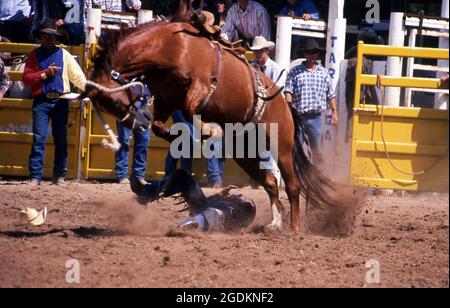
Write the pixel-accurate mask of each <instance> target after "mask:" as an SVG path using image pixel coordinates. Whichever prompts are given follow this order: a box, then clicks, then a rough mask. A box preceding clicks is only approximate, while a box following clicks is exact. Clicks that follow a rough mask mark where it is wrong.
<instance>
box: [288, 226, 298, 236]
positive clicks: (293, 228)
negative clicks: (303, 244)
mask: <svg viewBox="0 0 450 308" xmlns="http://www.w3.org/2000/svg"><path fill="white" fill-rule="evenodd" d="M290 229H291V232H292V233H294V234H295V235H298V234H300V228H299V227H291V228H290Z"/></svg>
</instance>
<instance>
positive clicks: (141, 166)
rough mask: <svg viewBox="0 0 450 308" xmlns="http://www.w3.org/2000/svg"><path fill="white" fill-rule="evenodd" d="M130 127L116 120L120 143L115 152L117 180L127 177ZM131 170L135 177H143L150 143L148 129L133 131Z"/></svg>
mask: <svg viewBox="0 0 450 308" xmlns="http://www.w3.org/2000/svg"><path fill="white" fill-rule="evenodd" d="M131 132H132V131H131V129H128V128H126V127H124V126H122V125H121V124H120V123H119V122H117V133H118V135H119V143H120V145H121V147H120V149H119V151H117V152H116V154H115V156H116V177H117V179H118V180H119V181H121V180H123V179H125V178H128V157H129V154H130V136H131ZM133 140H134V149H133V171H132V174H133V176H134V177H136V178H137V179H144V178H145V170H146V168H147V152H148V146H149V144H150V130H146V131H144V132H141V131H133Z"/></svg>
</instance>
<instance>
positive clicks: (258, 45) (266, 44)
mask: <svg viewBox="0 0 450 308" xmlns="http://www.w3.org/2000/svg"><path fill="white" fill-rule="evenodd" d="M274 47H275V43H274V42H271V41H267V40H266V39H265V38H264V37H262V36H257V37H255V38H254V39H253V44H252V46H250V50H253V51H258V50H261V49H264V48H269V49H272V48H274Z"/></svg>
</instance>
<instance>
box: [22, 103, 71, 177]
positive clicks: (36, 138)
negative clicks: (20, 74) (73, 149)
mask: <svg viewBox="0 0 450 308" xmlns="http://www.w3.org/2000/svg"><path fill="white" fill-rule="evenodd" d="M32 111H33V145H32V147H31V154H30V159H29V165H28V166H29V172H30V177H31V178H32V179H36V180H38V181H41V180H42V177H43V171H44V158H45V144H46V143H47V132H48V123H49V120H50V119H51V122H52V135H53V139H54V144H55V159H54V165H53V177H54V178H55V179H57V178H65V177H66V175H67V157H68V155H67V118H68V115H69V102H68V101H67V100H61V99H56V100H49V99H47V98H42V97H39V98H35V99H34V101H33V108H32Z"/></svg>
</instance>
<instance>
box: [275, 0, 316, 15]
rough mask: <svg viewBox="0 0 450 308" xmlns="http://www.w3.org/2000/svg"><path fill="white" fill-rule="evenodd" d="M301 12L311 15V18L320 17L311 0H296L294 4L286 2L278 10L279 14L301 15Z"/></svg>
mask: <svg viewBox="0 0 450 308" xmlns="http://www.w3.org/2000/svg"><path fill="white" fill-rule="evenodd" d="M303 14H309V15H311V18H312V19H319V18H320V13H319V9H318V8H317V6H316V5H315V4H314V3H313V2H312V1H311V0H298V1H297V3H296V4H295V6H292V4H290V3H288V5H286V6H285V7H284V8H283V9H282V10H281V11H280V15H281V16H292V17H302V16H303Z"/></svg>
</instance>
